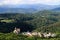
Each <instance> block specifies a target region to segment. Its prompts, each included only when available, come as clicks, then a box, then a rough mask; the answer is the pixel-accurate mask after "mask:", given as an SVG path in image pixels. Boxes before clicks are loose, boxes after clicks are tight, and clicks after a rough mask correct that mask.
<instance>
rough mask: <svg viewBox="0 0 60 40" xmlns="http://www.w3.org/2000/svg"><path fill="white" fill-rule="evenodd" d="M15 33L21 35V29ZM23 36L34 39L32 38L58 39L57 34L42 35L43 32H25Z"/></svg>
mask: <svg viewBox="0 0 60 40" xmlns="http://www.w3.org/2000/svg"><path fill="white" fill-rule="evenodd" d="M13 33H15V34H19V33H20V28H16V27H15V29H14V31H13ZM22 35H26V36H28V37H32V36H37V37H44V38H49V37H56V36H57V34H55V33H51V32H48V33H41V32H23V33H22Z"/></svg>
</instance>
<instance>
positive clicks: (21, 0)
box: [0, 0, 60, 6]
mask: <svg viewBox="0 0 60 40" xmlns="http://www.w3.org/2000/svg"><path fill="white" fill-rule="evenodd" d="M19 4H47V5H60V0H0V6H1V5H19Z"/></svg>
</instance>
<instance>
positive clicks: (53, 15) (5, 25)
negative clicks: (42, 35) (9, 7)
mask: <svg viewBox="0 0 60 40" xmlns="http://www.w3.org/2000/svg"><path fill="white" fill-rule="evenodd" d="M15 27H17V28H20V29H21V32H27V31H29V32H33V31H37V32H53V33H57V34H60V12H54V11H48V10H44V11H37V12H33V13H4V14H0V33H2V34H1V35H2V36H3V35H6V34H4V33H8V34H7V36H8V35H10V36H11V35H12V36H14V34H11V32H13V30H14V28H15ZM7 36H6V37H7ZM16 36H17V35H15V36H14V37H16ZM20 36H21V35H20ZM20 36H19V35H18V36H17V40H19V37H20ZM21 37H22V36H21ZM21 37H20V38H21ZM24 37H25V36H23V38H24ZM12 38H13V37H12ZM2 39H3V38H2ZM54 39H55V38H54ZM7 40H11V39H7ZM12 40H13V39H12ZM14 40H16V39H14ZM22 40H23V39H22ZM26 40H34V38H33V37H32V38H30V39H29V38H27V39H26ZM38 40H39V38H38ZM41 40H42V39H41ZM43 40H48V39H43ZM50 40H51V39H50ZM55 40H56V39H55ZM57 40H59V38H58V39H57Z"/></svg>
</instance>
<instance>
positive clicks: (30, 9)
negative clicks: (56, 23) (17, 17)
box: [0, 4, 60, 13]
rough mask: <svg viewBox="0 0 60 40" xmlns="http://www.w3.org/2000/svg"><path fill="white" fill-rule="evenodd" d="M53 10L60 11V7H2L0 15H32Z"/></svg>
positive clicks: (33, 5)
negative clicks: (36, 12)
mask: <svg viewBox="0 0 60 40" xmlns="http://www.w3.org/2000/svg"><path fill="white" fill-rule="evenodd" d="M42 10H53V11H60V5H43V4H30V5H26V4H25V5H14V6H12V5H4V6H0V13H32V12H35V11H42Z"/></svg>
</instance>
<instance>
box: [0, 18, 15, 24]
mask: <svg viewBox="0 0 60 40" xmlns="http://www.w3.org/2000/svg"><path fill="white" fill-rule="evenodd" d="M1 22H6V23H11V22H14V20H13V19H4V20H1Z"/></svg>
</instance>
